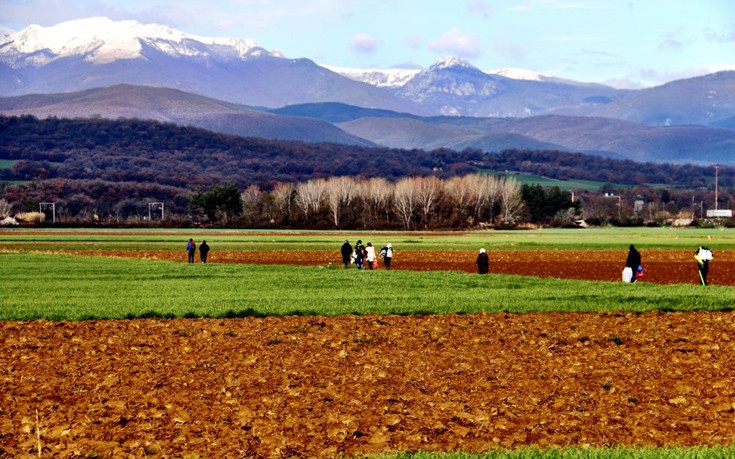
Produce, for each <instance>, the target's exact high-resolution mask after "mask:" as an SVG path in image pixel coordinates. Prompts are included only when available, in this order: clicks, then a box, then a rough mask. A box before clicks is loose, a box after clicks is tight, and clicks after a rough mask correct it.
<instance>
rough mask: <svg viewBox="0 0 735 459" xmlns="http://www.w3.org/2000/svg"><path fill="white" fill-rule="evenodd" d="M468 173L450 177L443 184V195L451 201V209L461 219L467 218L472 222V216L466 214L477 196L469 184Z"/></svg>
mask: <svg viewBox="0 0 735 459" xmlns="http://www.w3.org/2000/svg"><path fill="white" fill-rule="evenodd" d="M469 177H470V176H469V175H465V176H462V177H456V176H455V177H451V178H450V179H449V180H447V181H445V182H444V184H443V190H444V195H445V196H446V197H447V199H448V200H449V202H450V203H451V205H452V207H453V209H454V210H455V211H456V212H457V215H458V216H459V218H460V219H461V220H464V219H467V220H468V221H469V222H472V220H473V219H472V216H471V215H470V216H468V214H467V213H468V211H469V209H470V207H471V206H472V205H474V203H475V201H476V200H477V196H476V195H475V192H474V191H473V189H472V187H471V186H470V179H469Z"/></svg>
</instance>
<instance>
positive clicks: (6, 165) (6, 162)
mask: <svg viewBox="0 0 735 459" xmlns="http://www.w3.org/2000/svg"><path fill="white" fill-rule="evenodd" d="M15 161H16V160H14V159H0V169H10V168H11V167H13V164H15Z"/></svg>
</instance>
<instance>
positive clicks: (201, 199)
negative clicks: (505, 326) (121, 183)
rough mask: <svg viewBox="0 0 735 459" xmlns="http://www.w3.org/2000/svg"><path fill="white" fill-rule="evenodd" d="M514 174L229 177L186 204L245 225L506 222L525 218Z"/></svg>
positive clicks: (204, 216) (206, 215)
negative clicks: (255, 180) (269, 181)
mask: <svg viewBox="0 0 735 459" xmlns="http://www.w3.org/2000/svg"><path fill="white" fill-rule="evenodd" d="M521 188H522V187H521V185H520V184H519V183H518V182H517V181H516V180H514V179H512V178H510V179H506V178H504V177H498V176H492V175H482V174H470V175H465V176H457V177H452V178H449V179H446V180H442V179H439V178H437V177H434V176H428V177H404V178H402V179H399V180H397V181H396V182H389V181H388V180H386V179H384V178H381V177H374V178H369V179H364V178H355V177H349V176H339V177H330V178H328V179H321V178H319V179H310V180H307V181H305V182H298V183H289V182H277V183H275V184H274V186H273V187H272V189H271V190H270V191H265V190H263V189H261V188H260V187H259V186H258V185H255V184H253V185H250V186H248V187H247V188H246V189H245V190H243V191H240V190H239V189H238V188H237V186H235V184H234V183H230V184H227V185H215V186H212V187H210V188H209V189H207V190H196V191H195V192H194V193H193V195H192V199H191V201H190V209H191V210H192V212H193V214H194V215H195V217H194V218H196V219H198V220H199V221H203V222H207V223H214V224H218V225H224V226H227V225H232V224H235V225H241V226H246V227H256V228H257V227H267V226H277V227H299V228H323V229H327V228H345V229H356V228H368V229H380V228H400V229H405V230H414V229H436V228H469V227H475V226H477V225H479V224H487V225H494V226H495V225H498V226H513V225H515V224H517V223H518V222H520V221H521V220H522V219H523V218H524V214H523V212H524V210H525V207H524V202H523V196H522V191H521Z"/></svg>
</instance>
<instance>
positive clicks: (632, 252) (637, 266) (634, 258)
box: [625, 244, 643, 283]
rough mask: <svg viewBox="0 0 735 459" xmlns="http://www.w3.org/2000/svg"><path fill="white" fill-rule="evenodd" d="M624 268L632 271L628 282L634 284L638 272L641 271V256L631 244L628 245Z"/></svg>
mask: <svg viewBox="0 0 735 459" xmlns="http://www.w3.org/2000/svg"><path fill="white" fill-rule="evenodd" d="M625 267H626V268H630V269H631V270H632V271H633V276H632V277H631V278H630V282H631V283H633V282H635V279H636V276H637V275H638V271H639V270H642V269H643V268H642V267H641V254H640V253H639V252H638V251H637V250H636V248H635V246H634V245H633V244H630V247H629V248H628V258H627V259H626V260H625Z"/></svg>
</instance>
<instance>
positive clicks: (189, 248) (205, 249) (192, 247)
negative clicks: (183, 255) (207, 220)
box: [186, 238, 209, 263]
mask: <svg viewBox="0 0 735 459" xmlns="http://www.w3.org/2000/svg"><path fill="white" fill-rule="evenodd" d="M186 252H187V254H188V255H189V263H194V255H195V254H196V252H197V245H196V243H195V242H194V239H191V238H190V239H189V242H188V243H187V244H186ZM207 255H209V245H207V241H202V244H201V245H200V246H199V258H200V259H201V260H202V263H206V262H207Z"/></svg>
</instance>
